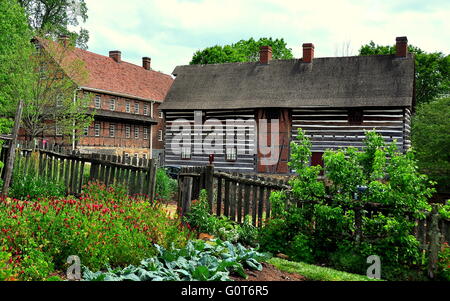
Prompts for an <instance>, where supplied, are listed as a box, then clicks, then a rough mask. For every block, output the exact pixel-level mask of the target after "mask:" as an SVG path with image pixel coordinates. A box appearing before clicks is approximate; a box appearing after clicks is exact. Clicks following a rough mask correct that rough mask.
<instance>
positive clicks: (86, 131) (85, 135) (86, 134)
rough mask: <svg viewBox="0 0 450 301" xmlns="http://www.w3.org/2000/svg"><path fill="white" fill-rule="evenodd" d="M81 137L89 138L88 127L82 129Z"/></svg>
mask: <svg viewBox="0 0 450 301" xmlns="http://www.w3.org/2000/svg"><path fill="white" fill-rule="evenodd" d="M83 136H84V137H87V136H89V127H88V126H86V127H84V128H83Z"/></svg>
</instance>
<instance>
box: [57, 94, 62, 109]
mask: <svg viewBox="0 0 450 301" xmlns="http://www.w3.org/2000/svg"><path fill="white" fill-rule="evenodd" d="M62 105H63V100H62V96H61V95H58V96H57V97H56V106H57V107H62Z"/></svg>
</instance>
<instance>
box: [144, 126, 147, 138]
mask: <svg viewBox="0 0 450 301" xmlns="http://www.w3.org/2000/svg"><path fill="white" fill-rule="evenodd" d="M144 139H148V127H144Z"/></svg>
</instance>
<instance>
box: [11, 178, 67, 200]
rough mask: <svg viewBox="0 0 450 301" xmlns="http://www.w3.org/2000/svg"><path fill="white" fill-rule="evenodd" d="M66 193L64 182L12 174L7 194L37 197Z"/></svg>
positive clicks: (23, 197)
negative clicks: (12, 177)
mask: <svg viewBox="0 0 450 301" xmlns="http://www.w3.org/2000/svg"><path fill="white" fill-rule="evenodd" d="M65 194H66V186H65V185H64V183H59V182H55V181H53V180H50V179H47V178H44V177H40V176H35V175H30V174H27V175H25V176H18V175H14V179H13V182H12V185H11V188H10V192H9V196H10V197H13V198H17V199H37V198H42V197H46V196H49V195H51V196H54V197H63V196H64V195H65Z"/></svg>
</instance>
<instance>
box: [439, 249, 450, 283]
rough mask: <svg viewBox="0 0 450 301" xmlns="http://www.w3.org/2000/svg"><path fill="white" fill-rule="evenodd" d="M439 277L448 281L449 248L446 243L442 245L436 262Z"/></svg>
mask: <svg viewBox="0 0 450 301" xmlns="http://www.w3.org/2000/svg"><path fill="white" fill-rule="evenodd" d="M438 269H439V277H440V278H441V279H442V280H447V281H450V246H449V245H448V242H445V243H443V244H442V247H441V251H440V252H439V261H438Z"/></svg>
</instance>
